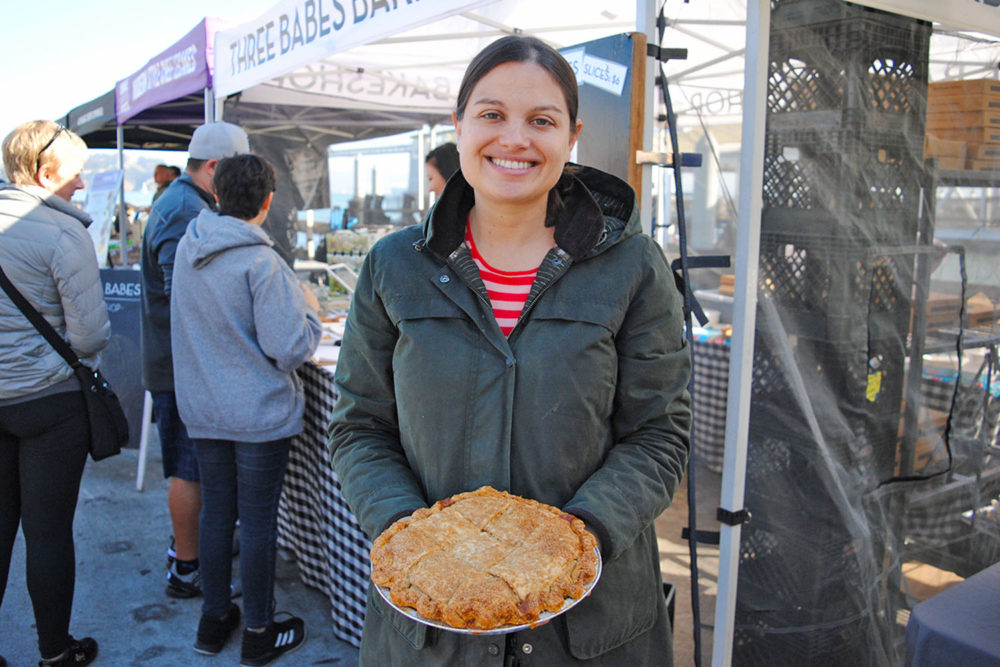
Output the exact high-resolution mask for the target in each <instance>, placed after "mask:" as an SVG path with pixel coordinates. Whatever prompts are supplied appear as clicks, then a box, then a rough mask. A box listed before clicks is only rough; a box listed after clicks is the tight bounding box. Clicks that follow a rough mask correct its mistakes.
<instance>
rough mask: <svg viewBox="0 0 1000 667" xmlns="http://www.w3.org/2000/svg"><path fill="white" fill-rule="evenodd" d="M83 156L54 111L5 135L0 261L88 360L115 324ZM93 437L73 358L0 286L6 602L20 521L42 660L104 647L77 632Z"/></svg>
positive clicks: (90, 655) (0, 493) (0, 515)
mask: <svg viewBox="0 0 1000 667" xmlns="http://www.w3.org/2000/svg"><path fill="white" fill-rule="evenodd" d="M86 159H87V145H86V144H85V143H84V142H83V140H82V139H81V138H80V137H78V136H77V135H75V134H74V133H72V132H70V131H69V130H66V129H64V128H62V127H61V126H59V125H57V124H56V123H53V122H51V121H31V122H28V123H24V124H23V125H21V126H19V127H18V128H17V129H15V130H14V131H13V132H11V133H10V134H9V135H8V136H7V138H6V139H4V141H3V161H4V169H5V170H6V172H7V178H8V179H10V181H11V183H7V184H4V185H2V186H0V266H2V267H3V270H4V273H6V274H7V277H8V278H9V279H10V281H11V283H12V284H13V285H14V286H15V287H16V288H17V290H18V291H19V292H21V294H23V295H24V297H25V298H26V299H27V300H28V301H29V302H30V303H31V304H32V305H33V306H34V307H35V309H36V310H38V311H39V312H40V313H41V314H42V316H43V317H45V319H46V320H48V322H49V323H50V324H51V325H52V326H53V328H54V329H55V330H56V331H57V332H58V333H59V334H60V335H61V336H62V337H63V338H65V339H66V340H67V341H68V342H69V344H70V347H72V348H73V350H74V351H75V352H76V354H77V355H78V356H79V357H80V359H81V360H82V361H83V363H85V364H86V365H88V366H91V367H93V368H96V367H97V365H98V362H99V353H100V351H101V350H102V349H103V348H104V347H105V346H107V344H108V341H109V340H110V338H111V325H110V323H109V321H108V313H107V308H106V306H105V304H104V296H103V292H102V288H101V278H100V274H99V272H98V269H97V255H96V253H95V251H94V244H93V242H92V241H91V239H90V235H89V234H88V233H87V229H86V226H87V225H89V224H90V218H89V216H87V215H86V214H85V213H83V212H81V211H80V210H78V209H77V208H76V207H75V206H73V205H72V204H71V203H70V198H71V197H72V196H73V193H74V192H76V191H77V190H79V189H81V188H83V187H84V186H83V180H82V179H81V177H80V171H81V170H82V169H83V164H84V162H86ZM89 439H90V435H89V429H88V422H87V410H86V405H85V403H84V398H83V394H82V393H81V388H80V383H79V381H78V380H77V379H76V376H75V375H74V374H73V371H72V369H71V368H70V367H69V365H68V364H67V363H66V362H65V361H64V360H63V358H62V357H60V356H59V354H58V353H57V352H56V351H55V350H54V349H53V348H52V346H51V345H49V343H48V342H47V341H46V340H45V339H44V338H43V337H42V335H41V334H40V333H38V331H37V330H36V329H35V327H34V326H33V325H32V324H31V322H29V321H28V320H27V318H25V316H24V315H23V314H22V313H21V311H20V310H19V309H18V308H17V306H16V305H14V303H13V302H12V301H11V300H10V298H9V297H8V296H7V294H6V293H5V292H3V291H0V603H2V601H3V592H4V590H5V589H6V586H7V575H8V571H9V569H10V560H11V552H12V550H13V547H14V538H15V536H16V534H17V528H18V525H19V524H20V525H21V526H22V530H23V531H24V541H25V545H26V556H27V567H26V570H27V585H28V593H29V595H30V596H31V602H32V606H33V607H34V610H35V624H36V627H37V631H38V648H39V651H40V653H41V657H42V663H43V664H55V665H86V664H89V663H90V662H92V661H93V659H94V658H95V657H96V655H97V642H95V641H94V640H93V639H92V638H90V637H85V638H83V639H80V640H77V639H74V638H73V637H72V636H71V635H70V634H69V621H70V612H71V610H72V606H73V588H74V581H75V576H76V559H75V556H74V548H73V516H74V514H75V513H76V502H77V494H78V493H79V490H80V478H81V476H82V475H83V466H84V463H85V461H86V458H87V450H88V446H89ZM28 626H29V621H28V619H25V621H24V628H23V629H24V630H26V629H27V628H28ZM12 630H13V629H12ZM0 642H2V639H0ZM2 648H3V646H2V643H0V650H2ZM0 660H2V659H0Z"/></svg>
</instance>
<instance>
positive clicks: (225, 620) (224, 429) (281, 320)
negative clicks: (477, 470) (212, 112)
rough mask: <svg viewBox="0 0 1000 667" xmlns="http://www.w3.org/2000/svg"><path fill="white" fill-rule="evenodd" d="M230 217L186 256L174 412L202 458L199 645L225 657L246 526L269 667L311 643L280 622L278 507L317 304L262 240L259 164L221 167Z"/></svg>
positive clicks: (250, 639) (249, 632)
mask: <svg viewBox="0 0 1000 667" xmlns="http://www.w3.org/2000/svg"><path fill="white" fill-rule="evenodd" d="M212 184H213V186H214V190H215V193H216V195H217V196H218V198H219V212H218V213H215V212H213V211H208V210H205V211H202V212H201V213H200V214H199V215H198V217H197V218H195V219H194V220H193V221H192V222H191V224H190V225H188V228H187V231H186V232H185V233H184V236H183V237H182V238H181V241H180V243H179V244H178V245H177V260H176V262H175V264H174V277H173V289H172V290H171V291H172V294H173V296H172V298H171V300H170V337H171V341H172V343H173V353H174V354H173V361H174V380H175V384H174V386H175V391H176V393H177V408H178V410H179V411H180V416H181V420H182V421H183V422H184V425H185V426H186V427H187V430H188V434H189V435H190V436H191V438H192V439H193V440H194V444H195V448H196V450H197V452H198V470H199V473H200V476H201V495H202V508H201V521H200V526H201V529H200V531H199V539H198V552H199V560H200V566H201V584H202V591H203V592H204V595H205V601H204V604H203V605H202V615H201V621H200V622H199V624H198V636H197V640H196V642H195V645H194V648H195V650H196V651H198V652H199V653H203V654H207V655H215V654H217V653H219V652H220V651H221V650H222V649H223V647H224V646H225V644H226V642H227V641H228V639H229V637H230V635H231V634H232V632H233V631H234V630H235V629H236V628H237V627H239V624H240V609H239V607H237V606H236V605H235V604H233V602H232V601H231V600H230V580H231V577H232V544H233V525H234V524H235V523H236V517H237V515H238V516H239V519H240V578H241V581H242V582H243V609H244V612H245V616H246V619H245V629H244V631H243V646H242V649H241V659H240V664H242V665H266V664H268V663H270V662H272V661H273V660H274V659H276V658H277V657H279V656H280V655H281V654H283V653H287V652H288V651H292V650H295V649H296V648H298V647H299V646H300V645H301V644H302V642H303V641H305V637H306V630H305V625H304V623H303V621H302V619H300V618H297V617H295V616H289V617H288V618H285V619H283V620H275V619H274V566H275V561H274V559H275V550H276V544H277V520H278V499H279V498H280V497H281V486H282V482H283V480H284V475H285V467H286V465H287V463H288V452H289V448H290V447H291V442H292V436H294V435H296V434H297V433H299V432H301V431H302V412H303V409H304V407H305V395H304V393H303V389H302V383H301V382H300V381H299V379H298V377H297V376H296V375H295V369H296V368H298V367H299V366H301V365H302V363H303V362H305V361H306V360H307V359H309V358H310V357H311V356H312V355H313V353H314V352H315V351H316V346H317V345H319V340H320V337H321V336H322V324H321V323H320V320H319V315H318V314H317V312H316V311H317V310H319V303H318V301H317V300H316V296H315V295H314V294H313V293H312V292H311V291H309V290H308V289H307V288H305V286H303V285H301V284H299V281H298V279H297V278H296V277H295V274H294V273H293V272H292V270H291V269H290V268H289V267H288V264H286V263H285V261H284V260H282V259H281V257H280V256H279V255H278V253H277V252H276V251H275V249H274V242H273V241H272V240H271V238H270V237H269V236H268V235H267V232H265V231H263V230H262V229H261V227H260V226H261V224H262V223H263V222H264V219H265V218H267V213H268V210H269V209H270V207H271V201H272V199H273V197H274V188H275V175H274V168H273V167H272V166H271V165H270V164H269V163H268V162H267V161H265V160H263V159H262V158H259V157H257V156H256V155H247V154H243V155H236V156H234V157H230V158H226V159H224V160H222V161H221V162H219V166H218V167H217V168H216V170H215V176H214V177H213V178H212Z"/></svg>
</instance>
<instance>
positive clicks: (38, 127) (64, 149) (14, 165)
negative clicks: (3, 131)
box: [3, 120, 87, 185]
mask: <svg viewBox="0 0 1000 667" xmlns="http://www.w3.org/2000/svg"><path fill="white" fill-rule="evenodd" d="M46 144H49V145H48V146H46ZM86 151H87V144H86V143H85V142H84V141H83V139H81V138H80V137H79V136H77V135H76V134H75V133H73V132H71V131H69V130H67V129H66V128H64V127H62V126H61V125H59V124H58V123H54V122H52V121H51V120H32V121H28V122H27V123H22V124H21V125H19V126H18V127H17V128H16V129H15V130H14V131H13V132H11V133H10V134H8V135H7V138H5V139H4V140H3V166H4V170H5V171H6V172H7V178H9V179H10V181H11V182H12V183H16V184H17V185H37V184H38V181H37V180H36V178H37V176H38V172H39V171H40V170H41V168H42V167H43V166H48V167H49V168H50V169H59V167H60V166H62V159H63V158H65V157H67V156H68V155H69V154H70V153H71V152H79V153H84V154H85V153H86Z"/></svg>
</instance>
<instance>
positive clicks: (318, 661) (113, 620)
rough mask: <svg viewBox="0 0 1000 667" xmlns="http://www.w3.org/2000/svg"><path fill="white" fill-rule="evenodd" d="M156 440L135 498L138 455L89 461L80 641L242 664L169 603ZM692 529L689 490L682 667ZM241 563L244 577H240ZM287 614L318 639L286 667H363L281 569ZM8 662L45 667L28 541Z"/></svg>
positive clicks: (706, 588) (13, 595)
mask: <svg viewBox="0 0 1000 667" xmlns="http://www.w3.org/2000/svg"><path fill="white" fill-rule="evenodd" d="M155 433H156V432H155V429H153V431H152V433H151V439H152V442H151V446H150V455H149V460H148V461H147V465H146V476H145V489H144V491H142V492H138V491H136V489H135V479H136V466H137V460H138V452H137V451H136V450H134V449H130V450H126V451H125V452H123V453H122V454H121V455H120V456H117V457H114V458H111V459H108V460H105V461H102V462H100V463H94V462H93V461H88V463H87V468H86V471H85V473H84V477H83V482H82V487H81V490H80V500H79V504H78V507H77V513H76V525H75V532H76V557H77V571H76V576H77V583H76V596H75V600H74V606H73V620H72V623H71V625H70V632H71V633H73V634H74V636H76V637H83V636H92V637H94V638H96V639H97V641H98V643H99V644H100V655H99V656H98V659H97V661H96V662H95V664H96V665H115V666H118V665H148V666H151V667H160V666H162V667H167V666H171V667H173V666H176V665H206V666H207V665H209V664H212V661H213V660H214V661H215V662H216V664H236V663H237V662H238V661H239V638H238V635H234V638H233V639H232V640H230V643H229V645H228V646H227V647H226V649H225V650H224V651H223V652H222V653H221V654H220V655H219V656H217V658H210V657H206V656H202V655H200V654H198V653H195V651H194V650H193V648H192V645H193V643H194V638H195V632H196V629H197V625H198V618H199V614H200V612H201V608H200V598H199V599H194V600H174V599H171V598H168V597H166V595H164V593H163V585H164V567H165V561H166V556H165V551H166V548H167V546H168V543H169V540H170V524H169V518H168V513H167V501H166V491H167V486H166V482H165V481H164V480H163V477H162V474H161V472H160V471H161V468H160V457H159V445H158V443H157V442H156V440H155V438H156V435H155ZM718 483H719V479H718V476H717V475H713V474H711V473H706V474H701V475H700V477H699V484H698V486H699V502H700V506H699V515H701V516H702V518H700V519H699V526H698V527H699V528H700V529H702V530H715V529H717V527H718V524H717V523H716V522H715V517H714V512H715V506H716V504H717V503H718ZM687 524H688V519H687V493H686V489H685V488H684V487H683V486H682V488H681V489H679V491H678V494H677V497H676V498H675V500H674V504H673V506H672V507H671V508H670V509H668V510H667V512H665V513H664V514H663V516H661V517H660V518H659V519H658V520H657V522H656V528H657V535H658V538H659V539H658V541H659V546H660V556H661V568H662V569H663V575H664V579H665V580H666V581H670V582H672V583H673V584H674V585H675V586H676V587H677V590H676V598H675V614H676V615H675V621H674V628H675V629H674V656H675V660H674V664H676V665H678V666H687V665H693V664H694V640H693V623H692V616H691V597H690V590H691V587H690V579H689V562H690V561H689V557H688V546H687V542H686V541H684V540H682V539H681V537H680V535H681V529H682V528H683V527H684V526H686V525H687ZM235 563H236V561H234V568H235ZM699 564H700V567H701V571H702V572H701V574H702V578H701V583H700V588H701V595H702V597H701V604H702V622H703V623H704V624H708V625H711V624H712V621H713V620H714V619H713V616H714V602H715V582H716V575H717V572H718V549H717V548H709V547H701V548H700V551H699ZM275 598H276V599H277V608H278V609H279V610H287V611H290V612H293V613H295V614H296V615H299V616H302V617H303V618H305V619H306V625H307V628H308V631H309V638H308V640H307V641H306V643H305V645H304V646H303V647H302V648H300V649H299V650H297V651H296V652H295V653H292V654H290V655H288V656H287V657H284V658H282V659H280V660H279V661H278V663H277V664H279V665H280V664H287V665H345V666H349V665H356V664H357V662H358V654H357V650H356V649H354V647H352V646H350V645H348V644H346V643H344V642H341V641H339V640H337V639H335V638H334V637H333V634H332V632H331V630H330V620H329V619H330V604H329V601H328V600H327V598H326V597H325V596H324V595H323V594H322V593H320V592H318V591H316V590H315V589H312V588H309V587H308V586H306V585H304V584H303V583H302V582H301V580H300V579H299V577H298V571H297V567H296V565H295V563H294V562H289V561H287V560H285V559H283V558H279V559H278V569H277V582H276V590H275ZM703 636H704V639H703V647H702V651H703V652H702V664H710V662H711V660H710V656H711V641H712V639H711V632H708V631H706V632H704V633H703ZM0 655H3V656H4V657H6V658H7V661H8V663H9V664H10V666H11V667H26V666H28V665H35V664H37V661H38V649H37V636H36V634H35V629H34V618H33V616H32V612H31V601H30V599H29V598H28V593H27V590H26V588H25V583H24V542H23V540H22V539H21V537H20V536H19V537H18V542H17V544H16V545H15V549H14V559H13V562H12V564H11V572H10V579H9V582H8V585H7V591H6V594H5V595H4V599H3V604H2V606H0Z"/></svg>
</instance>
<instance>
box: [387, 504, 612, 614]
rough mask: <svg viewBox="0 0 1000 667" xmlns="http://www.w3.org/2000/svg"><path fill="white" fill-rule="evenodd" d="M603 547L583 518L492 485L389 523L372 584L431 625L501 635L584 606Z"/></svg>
mask: <svg viewBox="0 0 1000 667" xmlns="http://www.w3.org/2000/svg"><path fill="white" fill-rule="evenodd" d="M595 546H596V541H595V540H594V537H593V536H592V535H591V534H590V533H588V532H587V531H586V529H585V528H584V524H583V522H582V521H580V519H577V518H576V517H574V516H571V515H569V514H566V513H565V512H563V511H561V510H559V509H558V508H556V507H552V506H551V505H546V504H544V503H540V502H537V501H534V500H529V499H527V498H521V497H518V496H514V495H511V494H509V493H506V492H503V491H497V490H496V489H493V488H491V487H488V486H484V487H482V488H480V489H478V490H476V491H471V492H467V493H459V494H457V495H454V496H452V497H451V498H445V499H444V500H441V501H439V502H437V503H435V504H434V505H433V506H432V507H430V508H427V509H420V510H417V511H416V512H414V513H413V514H412V515H410V516H409V517H407V518H404V519H400V520H399V521H397V522H395V523H394V524H392V525H391V526H389V527H388V528H387V529H386V530H385V531H384V532H383V533H382V534H381V535H379V536H378V538H376V539H375V543H374V545H373V546H372V550H371V559H372V581H374V582H375V584H376V585H378V586H382V587H385V588H388V589H389V597H390V599H392V601H393V602H394V603H395V604H397V605H399V606H401V607H411V608H413V609H415V610H416V611H417V612H418V613H420V615H421V616H424V617H425V618H428V619H432V620H436V621H443V622H444V623H447V624H448V625H451V626H453V627H456V628H473V629H478V630H492V629H494V628H499V627H502V626H504V625H519V624H522V623H533V622H535V621H537V620H538V618H539V614H541V613H542V612H545V611H550V612H555V611H559V610H560V609H561V608H562V607H563V604H564V602H565V601H566V598H573V599H579V598H580V597H581V596H582V595H583V593H584V588H585V586H586V584H587V583H589V582H590V581H591V580H593V578H594V576H595V575H596V574H597V554H596V553H595V551H594V547H595Z"/></svg>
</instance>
